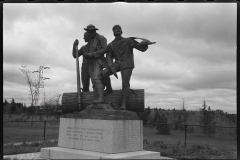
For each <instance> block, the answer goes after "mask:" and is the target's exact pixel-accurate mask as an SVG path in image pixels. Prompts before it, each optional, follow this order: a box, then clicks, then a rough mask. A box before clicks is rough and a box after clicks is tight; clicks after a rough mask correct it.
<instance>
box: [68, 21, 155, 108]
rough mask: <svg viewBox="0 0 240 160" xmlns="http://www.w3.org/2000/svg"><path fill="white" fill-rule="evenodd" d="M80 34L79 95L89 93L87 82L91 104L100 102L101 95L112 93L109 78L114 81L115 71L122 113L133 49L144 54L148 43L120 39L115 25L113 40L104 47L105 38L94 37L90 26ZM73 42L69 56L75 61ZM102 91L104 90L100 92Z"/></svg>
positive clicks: (128, 83) (94, 28) (120, 36)
mask: <svg viewBox="0 0 240 160" xmlns="http://www.w3.org/2000/svg"><path fill="white" fill-rule="evenodd" d="M84 30H85V31H86V32H85V33H84V38H83V39H84V41H85V42H87V44H86V45H84V46H82V47H81V48H80V49H79V50H78V56H81V55H82V56H83V61H82V69H81V80H82V84H83V89H82V90H83V92H88V91H89V79H91V81H92V86H93V93H94V100H93V101H92V103H93V104H99V103H104V100H103V96H105V95H107V94H109V93H111V92H112V91H113V89H112V85H111V80H110V76H111V75H114V76H115V77H116V78H118V76H117V74H116V73H117V72H121V77H122V96H123V98H122V105H121V107H120V109H122V110H125V109H126V104H127V100H128V97H129V94H130V78H131V75H132V71H133V69H134V67H135V66H134V56H133V49H134V48H135V49H137V50H139V51H142V52H145V51H146V50H147V49H148V45H149V44H153V43H151V42H150V41H148V40H146V39H144V40H143V41H142V42H141V43H139V42H137V41H136V40H134V38H135V37H129V38H124V37H122V33H123V32H122V28H121V26H120V25H115V26H113V28H112V31H113V34H114V36H115V39H114V40H113V41H112V42H110V43H109V44H107V39H106V38H105V37H104V36H102V35H100V34H98V33H97V32H96V31H97V30H98V29H97V28H96V27H95V26H94V25H92V24H90V25H88V26H87V27H86V28H84ZM78 43H79V42H78V40H77V39H76V40H75V41H74V44H73V51H72V55H73V57H74V58H76V52H75V47H76V45H77V46H78ZM104 89H105V90H104Z"/></svg>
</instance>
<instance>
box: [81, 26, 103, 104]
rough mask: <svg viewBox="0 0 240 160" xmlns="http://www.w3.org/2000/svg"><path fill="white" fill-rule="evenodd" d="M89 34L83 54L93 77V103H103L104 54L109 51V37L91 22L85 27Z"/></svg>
mask: <svg viewBox="0 0 240 160" xmlns="http://www.w3.org/2000/svg"><path fill="white" fill-rule="evenodd" d="M84 30H85V31H87V34H88V43H87V44H86V45H85V47H84V53H83V56H84V57H85V58H86V62H87V70H88V73H89V75H90V77H91V81H92V85H93V92H94V100H93V101H92V103H94V104H98V103H103V102H104V100H103V90H104V86H103V84H102V77H101V76H102V75H101V73H102V70H103V68H104V67H106V60H105V57H104V54H105V53H106V52H107V39H106V38H105V37H104V36H102V35H100V34H98V33H97V32H96V30H98V29H97V28H96V27H95V26H94V25H92V24H90V25H88V26H87V27H86V28H84Z"/></svg>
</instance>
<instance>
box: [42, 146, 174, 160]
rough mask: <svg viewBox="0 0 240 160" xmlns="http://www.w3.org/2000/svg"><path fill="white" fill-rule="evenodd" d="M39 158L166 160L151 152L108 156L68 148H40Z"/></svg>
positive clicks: (157, 153)
mask: <svg viewBox="0 0 240 160" xmlns="http://www.w3.org/2000/svg"><path fill="white" fill-rule="evenodd" d="M40 158H46V159H166V157H161V156H160V153H159V152H152V151H134V152H124V153H116V154H108V153H101V152H92V151H84V150H78V149H70V148H63V147H50V148H42V149H41V154H40ZM167 159H168V158H167ZM169 159H170V158H169Z"/></svg>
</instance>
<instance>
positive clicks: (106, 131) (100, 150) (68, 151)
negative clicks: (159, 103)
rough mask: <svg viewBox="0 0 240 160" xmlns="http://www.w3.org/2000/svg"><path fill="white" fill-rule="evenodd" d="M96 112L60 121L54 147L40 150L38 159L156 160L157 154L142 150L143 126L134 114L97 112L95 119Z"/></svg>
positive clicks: (77, 114) (68, 117)
mask: <svg viewBox="0 0 240 160" xmlns="http://www.w3.org/2000/svg"><path fill="white" fill-rule="evenodd" d="M96 112H97V111H96V110H94V109H93V110H89V111H88V110H86V111H84V112H82V113H81V112H80V113H76V114H69V115H65V116H64V117H63V118H60V128H59V138H58V147H51V148H42V149H41V155H40V157H42V158H50V159H103V158H104V159H160V153H159V152H151V151H143V128H142V127H143V125H142V121H141V120H139V118H138V116H136V115H135V114H136V113H130V111H127V112H126V111H124V112H122V111H109V112H106V111H104V112H102V110H99V113H98V114H97V115H98V116H99V115H101V116H99V117H98V116H96V114H95V113H96ZM100 112H102V114H101V113H100ZM92 113H94V114H92ZM87 115H89V116H88V117H86V116H87ZM127 115H128V116H127ZM83 117H84V119H83ZM93 117H94V119H93ZM126 117H128V118H126ZM87 118H89V119H87ZM98 118H99V119H98ZM126 119H127V120H126Z"/></svg>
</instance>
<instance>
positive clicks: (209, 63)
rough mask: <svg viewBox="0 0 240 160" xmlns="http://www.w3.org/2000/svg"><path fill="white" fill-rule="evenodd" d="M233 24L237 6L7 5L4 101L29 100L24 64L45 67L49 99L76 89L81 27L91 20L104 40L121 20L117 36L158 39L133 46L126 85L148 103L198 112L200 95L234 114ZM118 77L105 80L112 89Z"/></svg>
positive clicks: (81, 36) (30, 68) (109, 38)
mask: <svg viewBox="0 0 240 160" xmlns="http://www.w3.org/2000/svg"><path fill="white" fill-rule="evenodd" d="M236 23H237V5H236V3H225V4H221V3H152V4H150V3H149V4H140V3H131V4H128V3H106V4H94V3H91V4H86V3H76V4H74V3H71V4H66V3H62V4H61V3H52V4H49V3H20V4H19V3H16V4H14V3H9V4H8V3H5V4H3V100H4V99H7V100H8V101H9V102H10V101H11V98H14V99H15V101H16V102H21V103H26V105H30V100H29V98H28V92H29V88H28V86H27V83H26V81H25V80H24V78H23V77H24V75H23V73H21V71H20V70H19V68H20V67H21V66H22V65H27V68H28V69H29V70H31V71H34V70H37V69H38V68H39V66H41V65H44V66H45V67H50V68H51V69H50V70H44V77H48V78H50V80H45V81H44V85H45V92H46V95H48V96H51V95H57V94H62V93H64V92H76V91H77V82H76V62H75V59H74V58H73V57H72V44H73V42H74V40H75V39H78V40H79V47H80V46H82V45H84V44H85V43H84V41H83V33H84V32H85V31H84V29H83V28H86V26H87V25H89V24H94V25H95V26H96V27H97V28H98V29H99V30H98V33H99V34H101V35H104V36H105V37H106V38H107V41H108V43H110V42H111V41H112V40H113V39H114V36H113V32H112V27H113V26H114V25H115V24H119V25H121V27H122V30H123V35H122V36H123V37H131V36H136V37H141V38H146V39H149V40H150V41H152V42H156V44H154V45H150V46H149V49H148V50H147V51H146V52H139V51H137V50H134V59H135V69H134V70H133V75H132V77H131V82H130V85H131V89H144V90H145V106H146V107H147V106H150V107H151V108H155V107H157V108H164V109H173V108H175V109H181V107H182V102H183V99H184V100H185V107H186V109H188V110H196V109H199V108H200V107H201V106H202V104H203V100H204V98H205V100H206V103H207V105H208V106H211V109H214V110H216V109H221V110H224V111H225V112H229V113H236V99H237V97H236V47H237V45H236V33H237V32H236V30H237V28H236ZM81 62H82V58H80V65H81ZM32 76H34V75H32ZM118 76H119V79H118V80H117V79H116V78H115V77H114V76H112V77H111V80H112V86H113V89H115V90H119V89H121V84H122V83H121V75H120V73H118ZM90 89H91V90H92V87H90ZM42 97H43V89H41V95H40V98H42Z"/></svg>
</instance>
